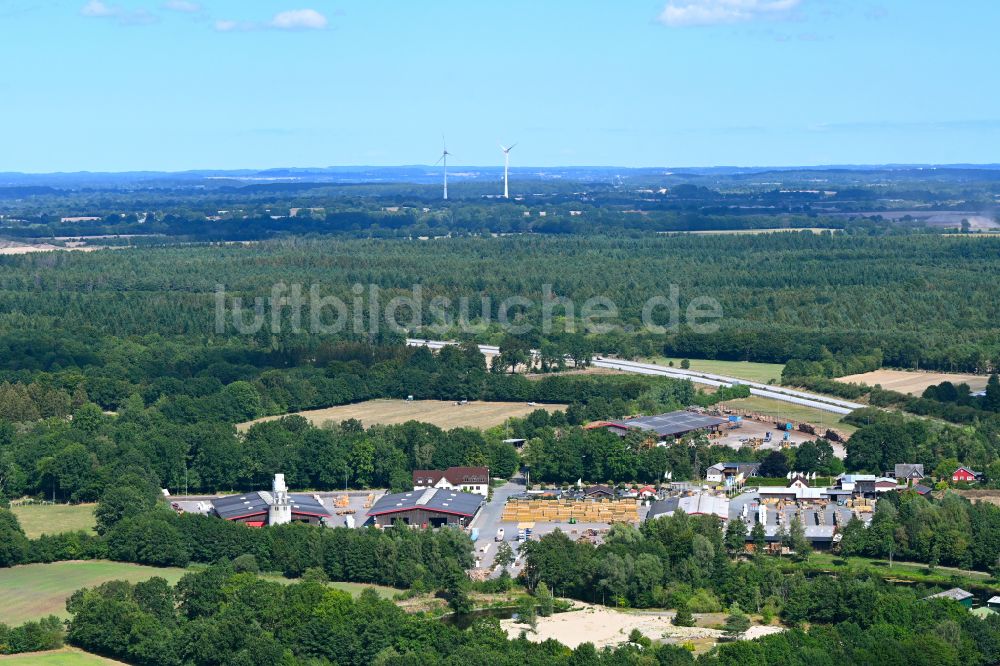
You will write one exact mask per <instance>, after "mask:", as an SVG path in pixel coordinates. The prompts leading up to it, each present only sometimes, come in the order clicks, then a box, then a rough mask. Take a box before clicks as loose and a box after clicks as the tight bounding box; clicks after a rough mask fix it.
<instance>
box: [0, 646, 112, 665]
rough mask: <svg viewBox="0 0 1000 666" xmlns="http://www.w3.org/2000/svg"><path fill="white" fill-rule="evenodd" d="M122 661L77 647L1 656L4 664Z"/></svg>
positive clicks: (76, 663)
mask: <svg viewBox="0 0 1000 666" xmlns="http://www.w3.org/2000/svg"><path fill="white" fill-rule="evenodd" d="M121 663H123V662H120V661H114V660H112V659H105V658H104V657H98V656H97V655H96V654H90V653H89V652H84V651H82V650H77V649H76V648H63V649H62V650H52V651H50V652H29V653H27V654H12V655H8V656H0V664H3V665H4V666H108V665H109V664H121Z"/></svg>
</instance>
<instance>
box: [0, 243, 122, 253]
mask: <svg viewBox="0 0 1000 666" xmlns="http://www.w3.org/2000/svg"><path fill="white" fill-rule="evenodd" d="M102 249H104V247H103V246H98V245H80V244H76V243H70V244H67V245H65V246H62V245H51V244H49V243H18V242H17V241H0V255H12V254H29V253H31V252H69V251H75V252H93V251H94V250H102Z"/></svg>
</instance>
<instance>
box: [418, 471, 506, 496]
mask: <svg viewBox="0 0 1000 666" xmlns="http://www.w3.org/2000/svg"><path fill="white" fill-rule="evenodd" d="M425 488H441V489H443V490H458V491H460V492H463V493H473V494H476V495H482V496H483V497H488V496H489V494H490V470H489V468H487V467H449V468H448V469H446V470H444V471H443V472H442V471H440V470H436V469H418V470H414V471H413V489H414V490H423V489H425Z"/></svg>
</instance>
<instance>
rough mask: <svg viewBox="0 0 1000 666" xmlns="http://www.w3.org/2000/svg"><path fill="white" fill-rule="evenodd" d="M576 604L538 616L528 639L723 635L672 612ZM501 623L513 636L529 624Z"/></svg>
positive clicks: (607, 640)
mask: <svg viewBox="0 0 1000 666" xmlns="http://www.w3.org/2000/svg"><path fill="white" fill-rule="evenodd" d="M574 605H575V606H576V608H581V609H582V610H575V611H571V612H568V613H556V614H555V615H552V616H550V617H540V618H538V629H537V631H535V632H531V631H530V630H529V631H528V632H527V638H528V640H531V641H535V642H538V643H541V642H542V641H545V640H548V639H550V638H554V639H555V640H557V641H559V642H560V643H562V644H564V645H566V646H568V647H571V648H575V647H577V646H578V645H580V644H581V643H593V644H594V646H595V647H597V648H602V647H604V646H607V645H617V644H619V643H624V642H626V641H628V635H629V634H630V633H632V630H633V629H638V630H639V631H640V632H642V634H643V635H644V636H646V637H648V638H650V639H653V640H662V641H665V642H669V643H683V642H685V641H691V640H696V639H709V640H711V641H713V642H714V641H718V640H719V639H720V638H721V637H722V635H723V632H721V631H719V630H718V629H709V628H707V627H675V626H674V625H672V624H671V623H670V621H671V618H673V616H674V614H673V612H662V613H646V612H621V611H616V610H612V609H610V608H604V607H603V606H595V605H592V604H584V603H581V602H576V603H575V604H574ZM500 625H501V626H502V627H503V628H504V629H505V630H506V631H507V635H508V636H510V637H511V638H516V637H517V636H519V635H520V633H521V632H522V631H524V630H525V628H526V625H523V624H518V623H517V622H516V621H514V620H502V621H501V622H500ZM781 631H784V629H783V628H782V627H776V626H768V627H763V626H755V627H751V628H750V630H749V631H748V632H747V633H746V636H745V637H746V638H747V639H752V638H759V637H761V636H766V635H768V634H774V633H778V632H781Z"/></svg>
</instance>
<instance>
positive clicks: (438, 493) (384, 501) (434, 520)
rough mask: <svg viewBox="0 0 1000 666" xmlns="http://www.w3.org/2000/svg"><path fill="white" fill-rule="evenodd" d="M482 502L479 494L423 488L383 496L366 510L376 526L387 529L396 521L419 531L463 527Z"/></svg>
mask: <svg viewBox="0 0 1000 666" xmlns="http://www.w3.org/2000/svg"><path fill="white" fill-rule="evenodd" d="M485 501H486V500H485V499H484V498H483V496H482V495H477V494H474V493H463V492H459V491H455V490H447V489H443V488H423V489H417V490H414V491H412V492H408V493H393V494H391V495H383V496H382V497H381V499H379V500H378V501H377V502H375V505H374V506H372V508H371V509H369V510H368V517H369V518H371V519H372V520H373V521H374V523H375V525H376V526H378V527H391V526H392V525H393V524H395V523H396V522H397V521H398V522H401V523H403V524H404V525H409V526H411V527H421V528H428V527H429V528H435V527H444V526H446V525H455V526H458V527H467V526H468V525H469V523H470V522H472V519H473V518H474V517H475V516H476V513H477V512H478V511H479V508H480V507H481V506H482V505H483V503H484V502H485Z"/></svg>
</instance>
